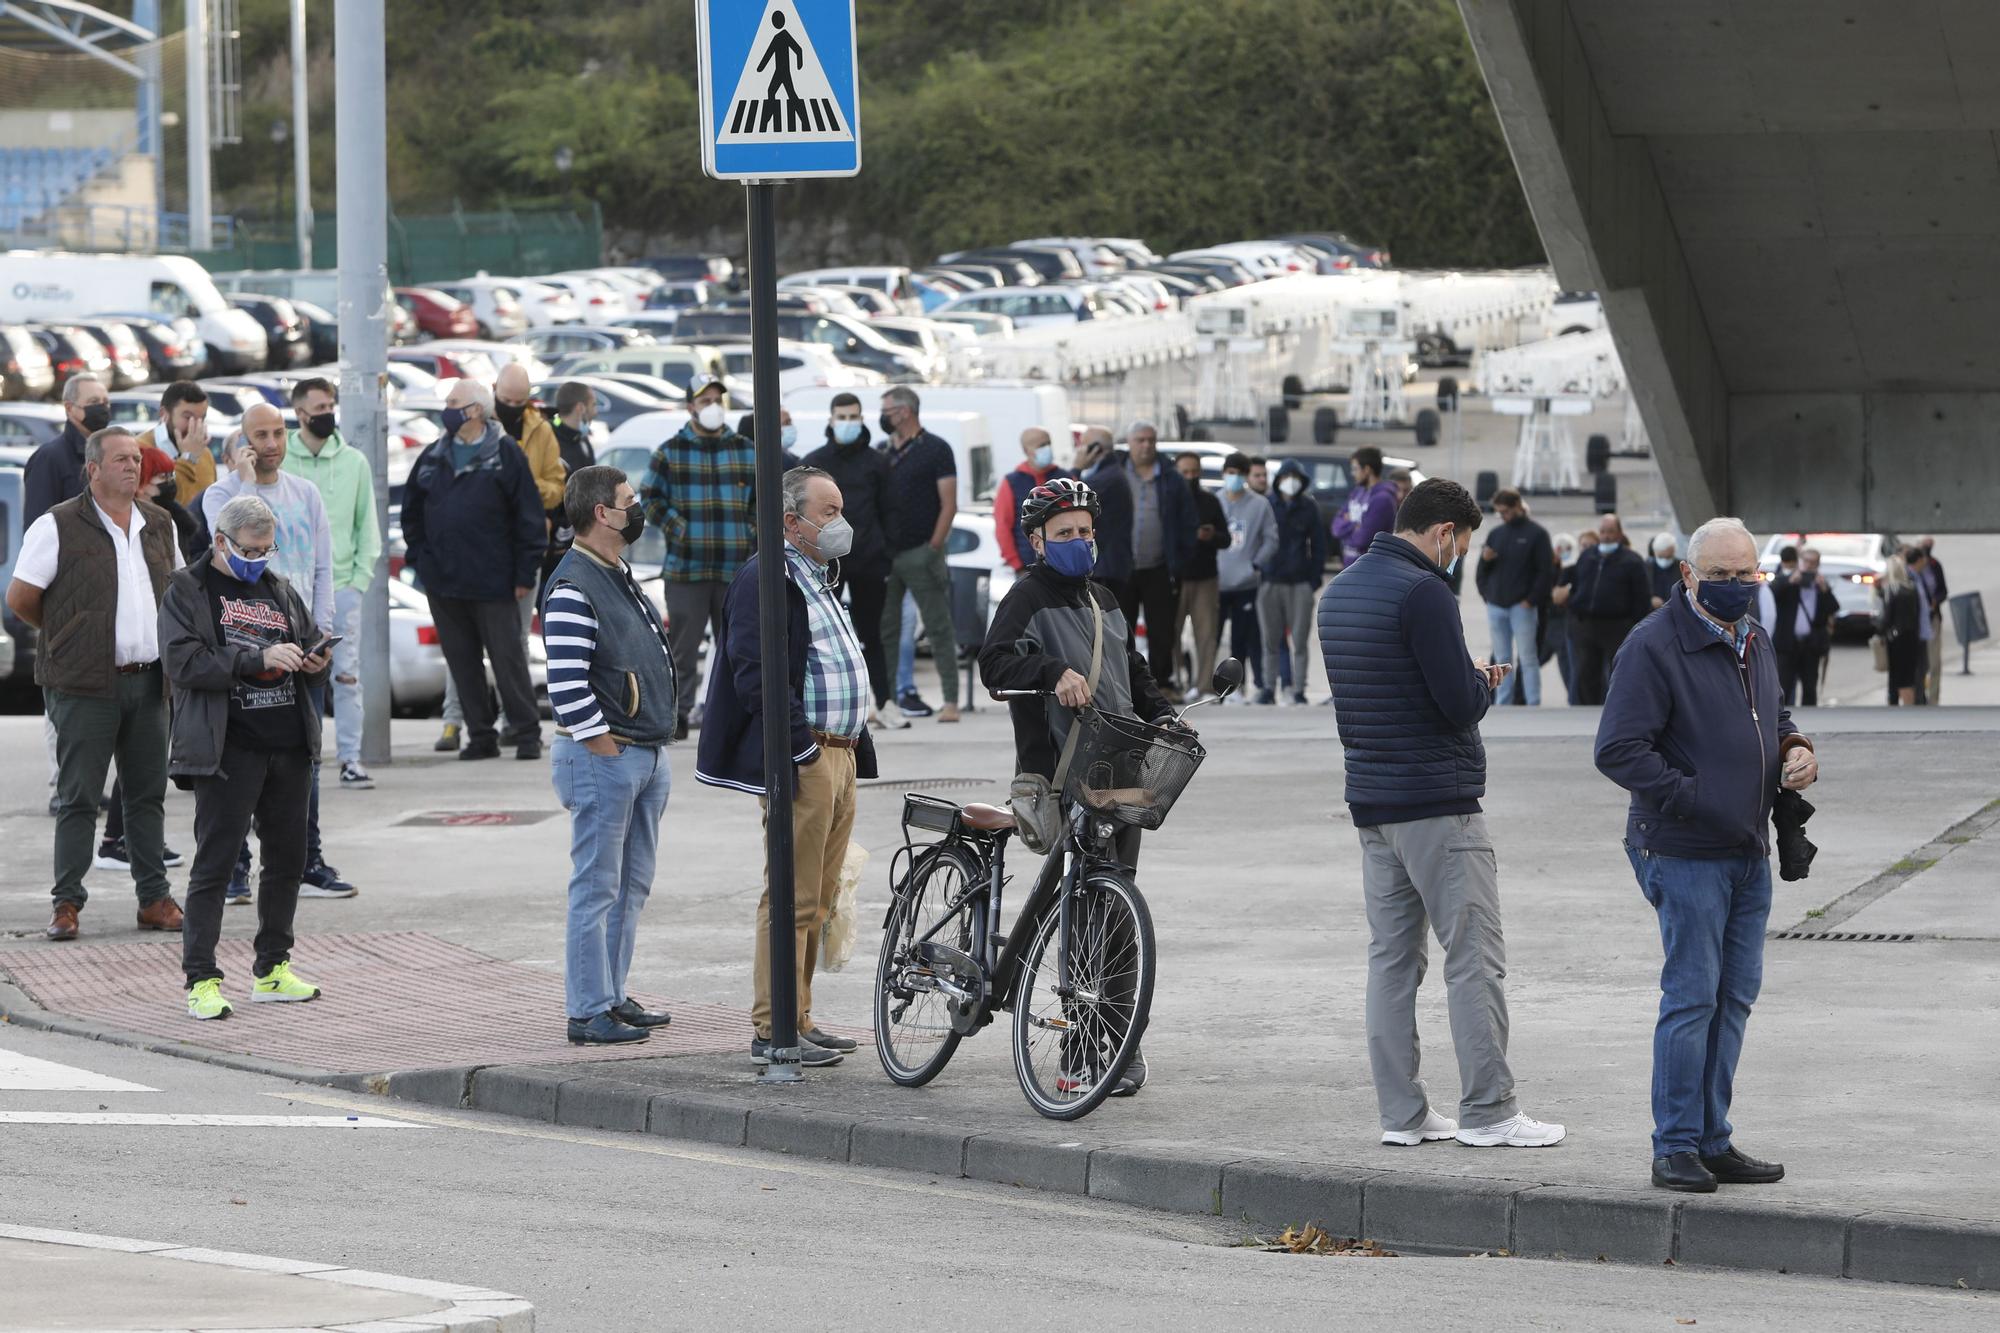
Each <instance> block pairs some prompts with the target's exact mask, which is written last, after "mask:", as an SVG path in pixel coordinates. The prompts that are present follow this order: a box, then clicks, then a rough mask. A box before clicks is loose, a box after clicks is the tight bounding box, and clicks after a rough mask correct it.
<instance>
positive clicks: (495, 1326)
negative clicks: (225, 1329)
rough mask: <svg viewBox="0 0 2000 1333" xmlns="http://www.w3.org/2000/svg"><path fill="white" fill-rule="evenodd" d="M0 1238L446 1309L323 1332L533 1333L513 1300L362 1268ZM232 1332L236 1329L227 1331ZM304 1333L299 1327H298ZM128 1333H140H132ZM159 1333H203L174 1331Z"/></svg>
mask: <svg viewBox="0 0 2000 1333" xmlns="http://www.w3.org/2000/svg"><path fill="white" fill-rule="evenodd" d="M0 1238H5V1239H8V1240H26V1241H36V1242H39V1243H41V1244H46V1245H70V1246H75V1247H77V1248H79V1249H88V1250H111V1251H115V1252H117V1253H120V1254H143V1255H147V1256H149V1257H151V1258H156V1259H178V1260H181V1261H184V1262H187V1263H196V1264H214V1265H216V1266H217V1267H220V1268H233V1269H237V1270H239V1271H242V1272H248V1273H265V1274H272V1273H275V1274H282V1275H286V1276H291V1277H299V1278H308V1279H311V1280H312V1281H314V1282H332V1283H337V1284H339V1285H341V1286H346V1287H367V1288H370V1289H372V1290H375V1291H394V1292H402V1293H404V1294H407V1295H411V1296H423V1297H427V1298H429V1299H431V1300H436V1301H444V1302H447V1305H446V1308H444V1309H442V1310H432V1311H429V1312H427V1313H424V1314H414V1315H403V1316H399V1317H398V1318H396V1319H393V1320H387V1321H376V1322H375V1323H372V1324H366V1325H356V1324H325V1325H320V1326H319V1327H320V1328H322V1329H343V1328H363V1327H381V1328H394V1329H396V1330H398V1331H399V1333H404V1331H407V1333H445V1330H451V1331H452V1333H534V1327H535V1307H534V1306H532V1305H530V1304H529V1303H528V1302H526V1301H524V1300H522V1299H521V1298H520V1297H518V1296H512V1295H509V1294H508V1293H506V1292H504V1291H493V1290H490V1289H488V1288H486V1287H468V1286H464V1285H461V1284H459V1283H456V1282H430V1281H426V1280H424V1279H421V1278H412V1277H401V1276H398V1275H397V1274H394V1273H374V1272H370V1271H368V1270H367V1269H362V1268H343V1267H341V1266H340V1265H338V1264H321V1263H314V1262H312V1261H310V1260H301V1259H279V1258H275V1257H272V1256H269V1255H261V1254H235V1253H231V1252H228V1251H224V1250H208V1249H201V1248H199V1247H195V1246H187V1245H180V1244H177V1243H174V1242H172V1241H150V1240H133V1239H131V1238H129V1237H125V1236H94V1235H90V1234H87V1233H85V1232H81V1231H54V1230H50V1229H48V1228H45V1227H19V1226H9V1225H7V1224H5V1223H0ZM231 1327H235V1326H234V1325H232V1326H231ZM297 1327H299V1328H300V1330H301V1331H302V1333H303V1330H304V1329H305V1326H304V1325H299V1326H297ZM132 1333H145V1331H144V1330H133V1331H132ZM158 1333H203V1330H200V1329H189V1328H188V1327H187V1326H186V1325H179V1326H177V1327H175V1328H173V1329H171V1330H170V1329H166V1328H164V1327H163V1328H162V1329H161V1330H159V1331H158ZM218 1333H219V1330H218Z"/></svg>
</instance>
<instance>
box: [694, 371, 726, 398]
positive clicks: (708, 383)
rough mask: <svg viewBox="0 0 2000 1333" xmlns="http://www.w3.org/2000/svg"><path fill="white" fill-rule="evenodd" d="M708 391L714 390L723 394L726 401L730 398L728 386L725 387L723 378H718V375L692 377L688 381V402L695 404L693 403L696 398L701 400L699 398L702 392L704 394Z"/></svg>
mask: <svg viewBox="0 0 2000 1333" xmlns="http://www.w3.org/2000/svg"><path fill="white" fill-rule="evenodd" d="M707 389H714V390H717V391H718V392H720V393H721V394H722V396H723V398H724V399H727V398H728V397H729V389H728V387H727V386H725V385H724V384H723V382H722V380H721V378H720V377H719V376H716V375H694V376H691V377H689V379H688V396H687V400H688V401H689V402H690V403H691V402H693V401H694V400H695V399H696V398H699V397H700V396H701V394H702V392H703V391H704V390H707Z"/></svg>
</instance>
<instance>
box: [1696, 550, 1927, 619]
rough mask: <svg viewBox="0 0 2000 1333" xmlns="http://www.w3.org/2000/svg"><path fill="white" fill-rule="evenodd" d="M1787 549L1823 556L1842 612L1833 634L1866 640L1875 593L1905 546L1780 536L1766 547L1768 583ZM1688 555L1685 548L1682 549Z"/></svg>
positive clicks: (1763, 563)
mask: <svg viewBox="0 0 2000 1333" xmlns="http://www.w3.org/2000/svg"><path fill="white" fill-rule="evenodd" d="M1787 546H1801V547H1803V546H1810V547H1812V548H1813V549H1814V550H1815V551H1818V552H1819V572H1820V574H1821V575H1822V576H1824V577H1825V579H1826V581H1827V584H1828V586H1829V587H1831V588H1832V589H1833V600H1834V602H1835V603H1836V604H1837V605H1838V606H1839V607H1840V616H1839V618H1838V619H1837V620H1836V621H1835V622H1834V630H1835V632H1836V633H1841V634H1866V633H1867V632H1869V630H1870V628H1871V627H1872V625H1873V622H1874V615H1875V592H1876V589H1877V588H1878V587H1879V586H1880V584H1881V582H1882V575H1883V573H1884V572H1885V571H1886V570H1887V569H1888V568H1889V557H1890V556H1892V555H1896V554H1898V553H1900V552H1901V550H1902V544H1901V543H1900V542H1899V541H1897V539H1896V536H1895V534H1894V533H1889V532H1780V533H1777V534H1776V535H1774V536H1773V537H1772V538H1771V539H1770V540H1769V541H1767V542H1765V543H1764V552H1763V554H1762V555H1761V556H1760V557H1759V558H1758V561H1757V567H1758V569H1759V571H1760V572H1761V573H1762V574H1763V575H1764V578H1765V581H1766V582H1768V581H1770V579H1771V578H1772V577H1773V576H1774V575H1775V574H1776V573H1777V571H1778V553H1779V552H1780V551H1782V550H1784V548H1785V547H1787ZM1683 549H1685V548H1683Z"/></svg>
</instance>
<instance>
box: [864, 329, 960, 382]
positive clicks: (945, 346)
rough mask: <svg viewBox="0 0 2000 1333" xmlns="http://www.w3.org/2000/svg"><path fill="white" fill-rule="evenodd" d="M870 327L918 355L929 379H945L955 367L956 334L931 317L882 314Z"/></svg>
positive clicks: (911, 353) (924, 373)
mask: <svg viewBox="0 0 2000 1333" xmlns="http://www.w3.org/2000/svg"><path fill="white" fill-rule="evenodd" d="M869 327H871V328H873V329H874V330H875V331H876V332H877V333H879V334H881V335H882V336H883V337H884V338H887V339H888V340H889V341H890V342H891V343H894V344H895V345H896V346H897V347H900V348H902V349H903V350H904V351H905V352H908V353H909V354H910V355H911V356H913V357H915V358H916V360H917V364H918V367H919V369H920V372H921V373H922V375H923V377H924V378H925V379H927V380H934V379H941V378H943V376H944V375H945V373H946V372H947V371H949V370H950V369H951V355H952V351H953V349H954V348H955V347H956V346H957V343H956V341H955V340H954V339H953V338H952V335H950V334H947V333H942V332H940V331H939V329H940V326H939V325H938V324H936V323H934V322H932V321H931V320H928V319H918V318H916V317H914V316H910V315H882V316H880V317H878V318H876V319H872V320H870V321H869Z"/></svg>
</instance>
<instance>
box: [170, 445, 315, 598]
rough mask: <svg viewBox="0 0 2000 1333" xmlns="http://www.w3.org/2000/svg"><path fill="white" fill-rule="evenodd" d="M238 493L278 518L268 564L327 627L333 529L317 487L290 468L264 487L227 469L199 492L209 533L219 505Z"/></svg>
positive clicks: (221, 505)
mask: <svg viewBox="0 0 2000 1333" xmlns="http://www.w3.org/2000/svg"><path fill="white" fill-rule="evenodd" d="M239 495H254V496H256V497H257V498H258V499H259V500H262V501H263V502H264V503H265V504H267V505H269V506H270V507H271V513H272V515H273V517H275V518H276V519H277V530H276V531H275V532H274V533H273V534H272V535H273V537H274V539H275V540H276V541H277V544H278V553H277V554H276V555H275V556H273V557H272V558H271V565H272V567H273V568H275V569H276V570H277V571H278V573H280V574H282V575H284V577H285V578H286V579H288V580H290V582H291V585H292V587H293V588H295V589H296V590H297V591H298V594H299V597H300V599H301V600H302V601H304V602H305V604H306V610H307V611H309V612H311V613H312V618H313V620H314V621H316V622H317V623H319V624H321V625H331V624H332V623H333V529H332V527H330V526H329V525H328V523H327V518H326V501H325V500H324V499H322V498H321V496H320V493H319V487H317V486H315V485H313V484H312V483H311V482H309V481H307V480H306V479H305V478H303V477H297V476H293V475H292V474H291V473H289V472H280V473H279V474H278V479H277V480H276V481H274V482H272V483H271V484H270V485H268V486H260V485H257V484H256V483H255V482H246V481H244V480H243V478H242V477H241V476H240V475H239V474H237V473H234V472H226V473H224V474H223V475H221V476H219V477H217V478H216V480H215V484H214V485H213V486H210V487H209V488H208V489H207V490H205V491H203V492H202V493H201V511H202V515H203V517H205V518H206V519H207V520H208V530H209V531H210V532H214V531H215V520H216V519H217V518H219V517H220V516H221V514H222V507H223V506H224V505H226V504H228V503H229V502H230V501H231V500H234V499H235V498H236V497H237V496H239Z"/></svg>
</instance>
